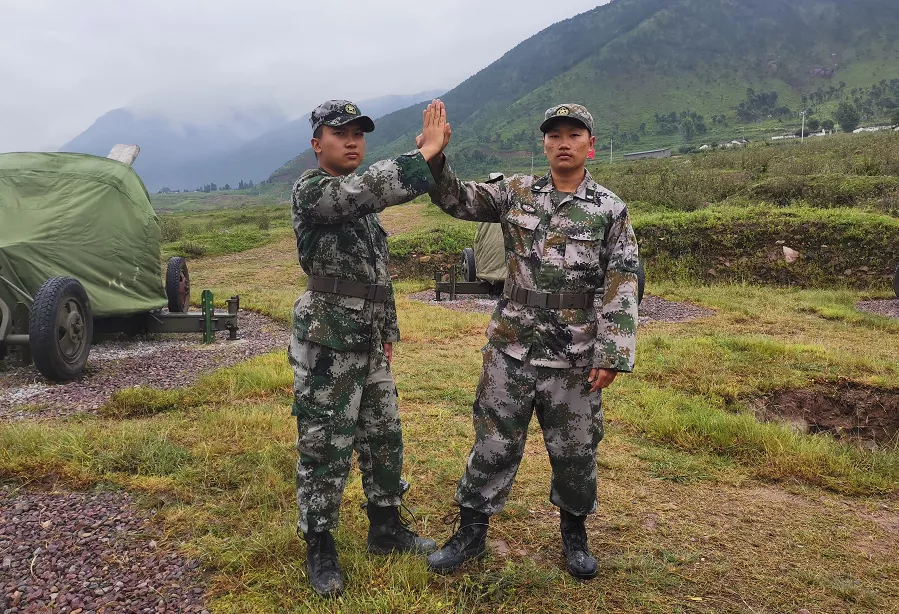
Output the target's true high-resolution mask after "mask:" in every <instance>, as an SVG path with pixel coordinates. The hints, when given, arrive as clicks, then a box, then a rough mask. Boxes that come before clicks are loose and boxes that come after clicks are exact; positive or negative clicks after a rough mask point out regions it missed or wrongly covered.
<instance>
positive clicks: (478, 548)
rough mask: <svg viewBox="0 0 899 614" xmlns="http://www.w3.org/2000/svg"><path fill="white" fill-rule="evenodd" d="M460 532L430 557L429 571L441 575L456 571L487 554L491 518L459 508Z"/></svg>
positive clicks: (465, 508)
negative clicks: (462, 565)
mask: <svg viewBox="0 0 899 614" xmlns="http://www.w3.org/2000/svg"><path fill="white" fill-rule="evenodd" d="M459 519H460V523H459V530H458V531H456V532H455V533H454V534H453V536H452V537H450V538H449V541H448V542H446V543H445V544H443V548H441V549H440V550H438V551H437V552H435V553H433V554H431V555H428V569H430V570H431V571H434V572H436V573H440V574H447V573H451V572H453V571H455V570H456V569H457V568H458V567H459V565H461V564H462V563H464V562H465V561H467V560H469V559H479V558H481V557H483V556H484V555H485V554H486V553H487V526H488V524H489V523H490V516H488V515H487V514H482V513H481V512H476V511H475V510H473V509H470V508H467V507H460V508H459Z"/></svg>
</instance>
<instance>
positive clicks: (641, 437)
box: [0, 204, 899, 612]
mask: <svg viewBox="0 0 899 614" xmlns="http://www.w3.org/2000/svg"><path fill="white" fill-rule="evenodd" d="M423 206H424V205H417V204H412V205H408V206H406V207H402V208H396V209H392V210H389V211H388V212H386V213H385V215H384V220H385V224H386V225H387V226H388V228H389V229H391V230H392V231H393V232H395V233H396V234H397V235H398V236H402V235H403V230H407V229H408V228H409V220H410V219H414V218H415V217H416V216H423V215H424V214H423V212H422V207H423ZM294 249H295V248H294V244H293V242H292V240H291V239H290V238H282V239H278V240H275V241H273V242H270V243H268V244H267V245H265V246H263V247H260V248H256V249H253V250H250V251H245V252H242V253H238V254H232V255H229V256H223V257H217V258H209V259H205V260H197V261H195V262H194V263H193V269H192V275H193V279H194V285H195V286H196V287H209V288H211V289H212V290H213V291H214V292H215V294H216V295H217V296H228V295H230V294H233V293H238V292H239V293H240V294H241V297H242V303H243V304H244V305H246V306H249V307H250V308H253V309H257V310H259V311H262V312H264V313H268V314H270V315H272V316H274V317H277V318H282V319H285V318H287V317H288V315H289V311H290V307H291V305H292V303H293V301H294V299H295V298H296V296H298V294H299V293H300V292H301V289H302V287H303V286H304V280H303V278H302V276H301V275H300V273H299V269H298V267H297V265H296V264H295V262H296V261H295V253H294ZM425 285H426V282H416V281H405V282H401V283H399V284H398V291H399V298H398V308H399V313H400V325H401V328H402V332H403V341H402V342H401V343H400V344H398V345H397V347H396V358H395V372H396V377H397V386H398V389H399V392H400V397H401V412H402V416H403V424H404V431H405V440H406V465H405V475H406V476H407V477H408V478H409V480H410V481H411V482H412V483H413V489H412V490H411V491H410V493H409V496H408V503H409V504H410V505H411V506H412V507H414V508H415V510H416V513H417V515H418V518H419V525H418V528H419V530H420V531H421V532H422V533H424V534H427V535H430V536H434V537H435V538H438V539H445V538H446V537H447V536H448V534H449V532H450V527H447V526H444V525H443V524H442V522H441V520H442V519H443V517H444V516H445V515H446V514H447V513H449V512H450V511H451V509H452V508H451V499H452V493H453V489H454V483H455V480H456V479H457V478H458V476H459V474H460V472H461V470H462V467H463V465H464V461H465V457H466V455H467V451H468V448H469V446H470V443H471V437H472V429H471V424H470V404H471V402H472V399H473V393H474V387H475V384H476V381H477V376H478V372H479V367H480V363H479V358H480V353H479V351H478V350H479V348H480V347H481V346H482V345H483V343H484V337H483V332H484V329H485V327H486V324H487V316H484V315H479V314H463V313H458V312H453V311H449V310H445V309H443V308H440V307H430V306H426V305H424V304H421V303H415V302H413V301H410V300H409V299H408V298H406V295H407V294H408V293H409V292H411V291H414V290H418V289H421V288H422V287H424V286H425ZM652 292H655V293H658V294H661V295H662V296H665V297H668V298H671V299H687V298H688V299H690V300H692V301H695V302H697V303H699V304H702V305H706V306H709V307H712V308H713V309H715V310H716V315H715V316H714V317H711V318H708V319H705V320H701V321H699V322H694V323H685V324H653V325H650V326H647V327H645V328H644V329H643V330H641V333H640V342H639V349H638V370H637V372H636V373H635V374H633V375H630V376H627V377H622V378H621V379H620V380H619V381H618V382H616V384H615V385H614V387H613V388H612V389H611V391H610V392H609V393H608V394H607V396H606V410H607V417H608V422H609V424H608V427H609V428H608V432H607V436H606V439H605V441H604V442H603V443H602V444H601V446H600V454H599V493H600V494H599V498H600V504H599V512H598V514H597V516H596V517H594V518H592V519H591V520H590V521H589V523H588V528H589V533H590V536H591V543H592V545H593V548H594V550H595V552H597V554H598V555H599V556H600V559H601V567H602V569H601V573H600V576H599V577H598V578H597V579H596V580H594V581H592V582H588V583H578V582H575V581H573V580H572V579H571V578H570V577H568V575H567V574H566V573H565V571H564V564H563V561H562V559H561V555H560V552H559V541H558V516H557V515H556V513H555V509H554V508H553V507H552V506H551V505H550V504H549V502H548V501H547V494H548V483H549V477H550V467H549V464H548V461H547V458H546V454H545V451H544V450H543V447H542V441H541V436H540V433H539V430H538V429H536V428H532V430H531V433H530V435H531V436H530V438H529V442H528V445H527V450H526V454H525V459H524V461H523V464H522V467H521V470H520V471H519V474H518V481H517V483H516V486H515V488H514V490H513V493H512V496H511V498H510V500H509V503H508V505H507V507H506V509H505V510H504V511H503V513H502V514H500V515H499V516H498V517H496V518H495V520H494V522H493V524H492V528H491V534H490V538H491V539H492V540H494V541H492V542H491V547H492V554H491V555H490V557H489V558H488V559H487V560H486V561H485V562H483V563H479V564H474V565H470V566H468V567H466V568H465V569H464V570H463V571H461V572H459V573H457V574H456V575H454V576H451V577H449V578H438V577H433V576H429V575H428V573H427V572H426V570H425V567H424V564H423V562H422V561H420V560H416V559H413V558H408V557H393V558H387V559H385V558H377V557H370V556H368V555H367V554H366V553H365V551H364V536H365V531H366V528H367V522H366V520H365V518H364V512H363V511H362V510H361V509H360V507H359V506H360V504H361V503H362V501H363V496H362V492H361V489H360V484H359V474H358V471H357V470H356V469H354V470H353V473H352V477H351V481H350V485H349V487H348V489H347V492H346V495H345V498H344V502H343V507H342V525H341V529H340V531H339V533H338V535H337V539H338V545H339V548H340V552H341V557H342V564H343V565H344V568H345V570H346V571H347V573H348V576H349V587H348V590H347V592H346V594H345V595H344V596H343V597H342V598H341V599H340V600H339V601H337V602H333V603H331V602H325V601H321V600H318V599H317V598H315V597H314V596H313V595H312V594H311V592H310V590H309V589H308V586H307V584H306V581H305V579H304V567H303V565H304V550H303V545H302V543H301V542H300V541H299V540H297V538H296V536H295V535H294V533H293V525H294V522H295V515H296V511H295V503H294V495H293V488H292V484H293V477H292V472H293V465H294V462H295V452H294V451H293V440H294V437H295V428H296V427H295V424H294V423H293V422H292V419H291V417H290V411H289V402H290V395H291V381H292V380H291V372H290V370H289V368H288V366H287V362H286V358H285V355H284V354H283V353H276V354H273V355H270V356H265V357H261V358H257V359H254V360H252V361H250V362H248V363H246V364H243V365H241V366H238V367H236V368H232V369H229V370H226V371H222V372H219V373H216V374H214V375H212V376H209V377H207V378H205V379H204V380H202V381H201V382H200V383H199V384H197V385H196V386H194V387H192V388H189V389H185V390H179V391H175V392H171V393H158V392H154V391H150V390H141V389H136V390H132V391H128V392H127V393H120V394H119V395H118V397H117V398H115V399H114V400H113V401H112V402H111V403H110V404H109V405H108V406H107V407H106V408H105V410H104V412H103V413H104V414H105V417H99V418H84V419H78V420H71V421H66V422H62V423H55V424H41V425H31V424H18V425H13V426H10V425H4V426H3V427H2V428H0V476H2V479H3V480H4V481H14V482H24V483H31V482H44V481H50V482H52V483H53V484H55V485H56V486H57V487H76V488H87V487H89V486H92V485H101V486H103V487H111V488H126V489H129V490H131V491H133V492H136V493H138V494H140V495H141V496H142V500H143V502H144V503H145V504H146V505H153V506H156V507H157V508H158V509H159V513H158V515H157V518H158V522H159V525H160V526H161V528H162V529H163V530H164V531H165V532H166V534H167V535H168V539H169V540H171V541H172V542H173V543H176V544H179V545H180V546H181V547H183V548H184V549H185V551H187V552H188V553H190V554H191V555H194V556H197V557H199V559H200V560H201V561H202V563H203V565H204V568H205V569H207V570H208V571H209V574H210V583H211V595H212V609H213V611H216V612H283V611H295V612H332V611H341V612H446V611H454V612H472V611H477V612H539V611H553V612H614V611H635V612H722V611H726V612H746V611H753V612H789V611H796V610H798V609H799V608H801V607H806V608H809V609H810V611H812V612H887V611H896V604H897V603H899V564H897V561H896V558H895V553H896V549H895V546H896V543H897V540H899V500H897V486H899V449H897V448H896V446H895V445H888V446H884V447H882V448H880V449H878V450H876V451H871V450H868V449H865V448H863V447H860V446H857V445H852V444H841V443H836V442H834V441H833V440H831V439H829V438H828V437H826V436H808V435H799V434H796V433H794V432H792V431H790V430H789V429H788V428H786V427H783V426H780V425H778V424H763V423H759V422H757V421H756V420H755V419H754V418H753V417H752V415H751V413H750V410H749V409H748V403H749V401H750V400H751V399H752V398H754V397H756V396H758V395H760V394H764V393H766V392H769V391H772V390H780V389H790V388H803V387H809V386H811V385H812V383H813V382H826V381H840V382H849V381H851V382H856V383H859V384H864V385H868V386H873V387H875V388H883V389H889V388H890V387H894V386H895V383H896V382H897V381H899V322H897V321H895V320H888V319H885V318H879V317H876V316H869V315H863V314H861V313H859V312H857V311H855V309H854V307H853V306H854V303H855V301H856V300H858V299H859V298H862V297H864V296H868V295H867V294H860V293H857V292H852V291H846V290H844V291H825V290H792V291H784V290H773V289H768V288H764V287H757V286H751V285H745V286H731V285H712V286H706V285H684V284H681V283H677V282H662V283H659V284H656V285H653V286H652ZM285 343H286V340H285ZM861 348H864V351H859V350H860V349H861ZM128 416H131V417H128ZM136 416H140V417H136Z"/></svg>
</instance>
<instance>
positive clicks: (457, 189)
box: [428, 159, 507, 222]
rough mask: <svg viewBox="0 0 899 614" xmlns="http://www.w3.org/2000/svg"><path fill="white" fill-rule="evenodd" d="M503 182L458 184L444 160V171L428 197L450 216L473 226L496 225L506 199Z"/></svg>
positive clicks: (467, 182) (457, 179)
mask: <svg viewBox="0 0 899 614" xmlns="http://www.w3.org/2000/svg"><path fill="white" fill-rule="evenodd" d="M506 189H507V188H506V187H505V182H503V181H501V182H499V183H477V182H474V181H459V178H458V177H456V173H454V172H453V169H452V168H450V165H449V161H448V160H446V159H444V163H443V171H442V172H441V173H440V175H439V176H438V177H437V182H436V185H434V186H433V187H432V188H431V189H430V190H429V191H428V195H429V196H430V197H431V200H432V201H433V202H434V204H435V205H437V206H438V207H440V208H441V209H442V210H443V211H445V212H446V213H448V214H449V215H451V216H453V217H456V218H459V219H460V220H468V221H472V222H499V221H500V217H501V215H502V204H503V202H504V201H505V199H506Z"/></svg>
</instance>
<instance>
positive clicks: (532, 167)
mask: <svg viewBox="0 0 899 614" xmlns="http://www.w3.org/2000/svg"><path fill="white" fill-rule="evenodd" d="M533 176H534V152H533V151H532V152H531V177H533Z"/></svg>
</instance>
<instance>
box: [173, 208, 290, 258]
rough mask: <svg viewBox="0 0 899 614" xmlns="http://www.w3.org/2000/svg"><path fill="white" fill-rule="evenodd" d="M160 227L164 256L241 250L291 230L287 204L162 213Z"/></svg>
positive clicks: (224, 253) (220, 254) (266, 242)
mask: <svg viewBox="0 0 899 614" xmlns="http://www.w3.org/2000/svg"><path fill="white" fill-rule="evenodd" d="M160 227H161V229H162V241H163V245H162V254H163V257H164V258H168V257H171V256H189V257H199V256H223V255H226V254H233V253H238V252H244V251H247V250H249V249H253V248H256V247H261V246H263V245H266V244H268V243H270V242H271V241H274V240H276V239H278V238H280V237H283V236H285V235H287V234H289V233H290V232H291V231H292V224H291V221H290V209H289V207H288V206H287V205H278V206H271V205H268V206H254V207H251V208H248V209H237V210H234V209H217V210H213V211H205V212H191V213H177V214H164V215H162V216H161V217H160Z"/></svg>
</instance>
